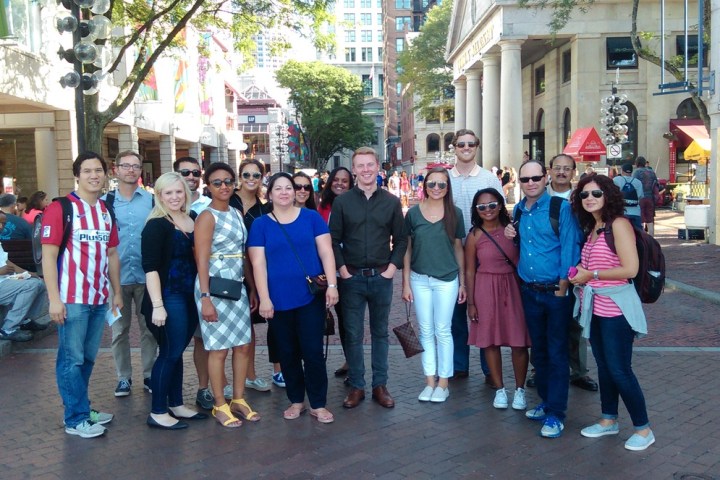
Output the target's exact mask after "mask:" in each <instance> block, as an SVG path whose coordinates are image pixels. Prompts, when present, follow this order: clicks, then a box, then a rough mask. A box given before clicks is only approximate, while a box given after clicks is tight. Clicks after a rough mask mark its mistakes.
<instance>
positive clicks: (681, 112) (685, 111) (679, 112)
mask: <svg viewBox="0 0 720 480" xmlns="http://www.w3.org/2000/svg"><path fill="white" fill-rule="evenodd" d="M675 115H676V117H677V118H700V110H698V108H697V106H696V105H695V102H693V100H692V98H686V99H685V100H683V101H682V102H680V105H678V107H677V109H676V110H675Z"/></svg>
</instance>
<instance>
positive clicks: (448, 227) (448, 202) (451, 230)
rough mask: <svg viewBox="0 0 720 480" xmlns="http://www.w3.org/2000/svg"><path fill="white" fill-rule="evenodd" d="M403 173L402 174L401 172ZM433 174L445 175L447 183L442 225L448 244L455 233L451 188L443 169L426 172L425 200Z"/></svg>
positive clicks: (447, 175) (445, 171)
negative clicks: (429, 180)
mask: <svg viewBox="0 0 720 480" xmlns="http://www.w3.org/2000/svg"><path fill="white" fill-rule="evenodd" d="M403 173H404V172H403ZM433 173H440V174H442V175H445V183H447V193H446V194H445V196H444V197H443V224H444V225H445V232H446V233H447V235H448V237H450V242H453V241H455V231H456V229H457V222H458V218H457V214H456V213H455V204H454V203H453V194H452V186H451V185H450V174H449V173H448V171H447V170H446V169H444V168H443V167H435V168H431V169H430V170H428V172H427V173H426V174H425V181H424V182H423V192H424V193H425V198H428V178H430V175H432V174H433Z"/></svg>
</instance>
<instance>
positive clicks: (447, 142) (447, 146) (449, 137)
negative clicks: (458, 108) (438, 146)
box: [444, 111, 455, 152]
mask: <svg viewBox="0 0 720 480" xmlns="http://www.w3.org/2000/svg"><path fill="white" fill-rule="evenodd" d="M454 118H455V112H454V111H453V119H454ZM454 136H455V134H454V133H452V132H450V133H446V134H445V142H444V143H445V148H444V150H445V151H446V152H447V151H448V150H450V145H452V141H453V137H454Z"/></svg>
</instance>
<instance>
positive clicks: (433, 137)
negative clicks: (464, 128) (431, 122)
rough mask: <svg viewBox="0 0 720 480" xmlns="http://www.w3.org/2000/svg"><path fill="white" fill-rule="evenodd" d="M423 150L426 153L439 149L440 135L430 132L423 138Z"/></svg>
mask: <svg viewBox="0 0 720 480" xmlns="http://www.w3.org/2000/svg"><path fill="white" fill-rule="evenodd" d="M451 138H452V137H451ZM425 151H427V152H428V153H433V152H439V151H440V135H438V134H437V133H431V134H430V135H428V136H427V137H426V138H425Z"/></svg>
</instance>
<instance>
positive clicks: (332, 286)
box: [327, 283, 337, 288]
mask: <svg viewBox="0 0 720 480" xmlns="http://www.w3.org/2000/svg"><path fill="white" fill-rule="evenodd" d="M327 288H337V285H336V284H334V283H328V286H327Z"/></svg>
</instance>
